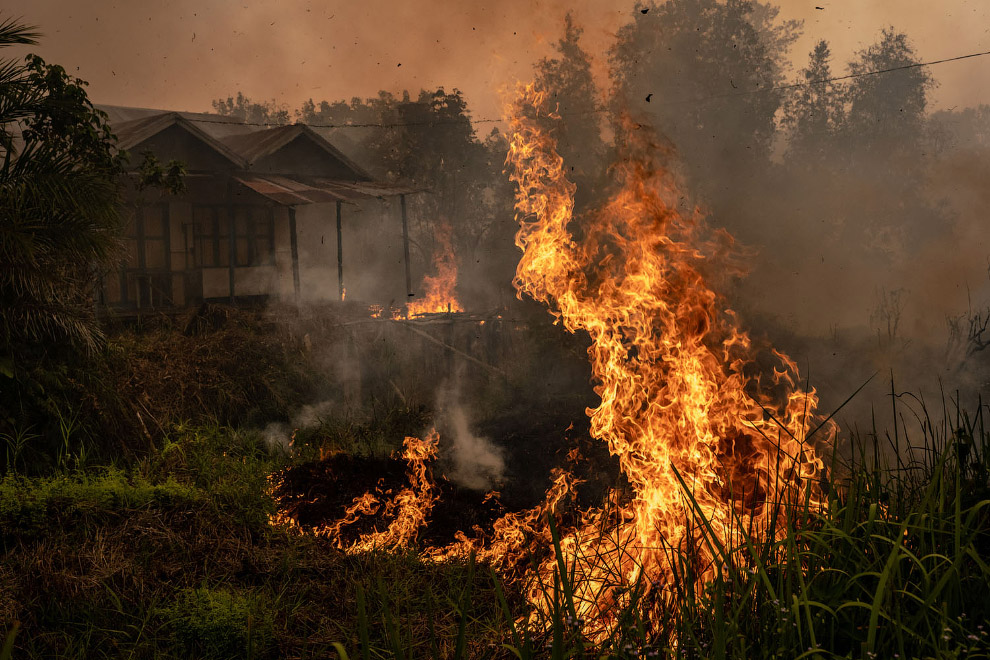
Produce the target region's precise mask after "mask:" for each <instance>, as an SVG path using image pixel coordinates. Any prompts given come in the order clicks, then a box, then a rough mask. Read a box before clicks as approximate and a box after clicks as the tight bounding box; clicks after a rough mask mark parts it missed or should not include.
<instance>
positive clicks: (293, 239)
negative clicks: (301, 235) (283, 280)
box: [289, 206, 299, 304]
mask: <svg viewBox="0 0 990 660" xmlns="http://www.w3.org/2000/svg"><path fill="white" fill-rule="evenodd" d="M289 249H290V250H291V252H292V292H293V294H295V297H296V303H297V304H298V303H299V239H298V237H297V236H296V207H295V206H290V207H289Z"/></svg>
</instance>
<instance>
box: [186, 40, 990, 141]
mask: <svg viewBox="0 0 990 660" xmlns="http://www.w3.org/2000/svg"><path fill="white" fill-rule="evenodd" d="M987 55H990V50H988V51H983V52H979V53H969V54H968V55H957V56H956V57H947V58H944V59H941V60H932V61H930V62H914V63H911V64H904V65H901V66H895V67H890V68H887V69H877V70H875V71H862V72H860V73H850V74H846V75H844V76H835V77H832V78H821V79H818V80H806V81H804V82H794V83H787V84H784V85H776V86H773V87H761V88H757V89H750V90H742V91H736V92H730V93H726V94H715V95H712V96H705V97H701V98H697V99H683V100H677V101H664V102H660V103H657V104H656V105H679V104H685V103H704V102H706V101H713V100H718V99H724V98H732V97H736V96H750V95H752V94H769V93H770V92H776V91H781V90H787V89H796V88H798V87H810V86H812V85H823V84H826V83H833V82H841V81H843V80H853V79H856V78H866V77H868V76H879V75H884V74H887V73H893V72H896V71H904V70H907V69H919V68H921V67H925V66H935V65H936V64H945V63H947V62H958V61H960V60H968V59H973V58H976V57H984V56H987ZM605 112H606V111H605V110H600V109H596V110H589V111H586V112H583V113H577V114H605ZM190 121H194V122H196V123H199V124H235V125H238V126H264V127H268V128H271V127H277V126H285V125H287V124H272V123H265V122H249V121H241V122H232V121H228V120H222V119H190ZM464 121H465V119H464V118H461V119H452V120H449V121H444V120H435V121H418V122H375V123H371V122H369V123H356V124H304V125H305V126H308V127H310V128H402V127H409V126H443V125H447V124H451V125H453V124H463V123H464ZM467 121H468V123H470V124H471V125H474V124H497V123H502V122H505V121H507V120H506V119H505V118H503V117H498V118H494V117H486V118H483V119H467Z"/></svg>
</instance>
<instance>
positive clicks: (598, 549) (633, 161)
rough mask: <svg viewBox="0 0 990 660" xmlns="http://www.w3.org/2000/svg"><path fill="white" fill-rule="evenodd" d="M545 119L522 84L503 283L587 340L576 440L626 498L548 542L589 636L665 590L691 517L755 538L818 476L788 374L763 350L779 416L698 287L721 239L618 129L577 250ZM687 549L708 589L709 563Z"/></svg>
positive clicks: (806, 416)
mask: <svg viewBox="0 0 990 660" xmlns="http://www.w3.org/2000/svg"><path fill="white" fill-rule="evenodd" d="M545 108H546V105H545V98H544V95H543V94H542V93H540V92H539V91H537V90H535V89H534V88H533V87H532V86H530V87H527V88H525V90H523V92H522V93H521V95H520V98H519V99H518V100H517V101H516V102H515V105H514V107H513V112H512V120H511V128H510V135H511V142H510V148H509V155H508V158H507V165H508V169H509V172H510V178H511V179H512V181H513V182H514V183H515V184H516V186H517V195H516V211H517V219H518V220H519V222H520V229H519V232H518V233H517V235H516V245H517V246H518V247H519V248H520V249H522V251H523V255H522V257H521V259H520V262H519V266H518V268H517V270H516V278H515V282H514V283H515V286H516V288H517V290H518V292H519V294H520V295H522V294H526V295H528V296H530V297H532V298H533V299H535V300H538V301H541V302H544V303H546V304H547V305H548V306H549V307H550V310H551V313H552V314H553V315H554V316H555V317H556V318H557V320H558V321H559V322H560V323H562V324H563V326H564V327H565V328H566V329H567V330H568V331H570V332H578V331H584V332H587V333H588V335H589V336H590V338H591V347H590V348H589V350H588V353H589V357H590V359H591V364H592V370H593V375H594V379H595V381H596V387H595V391H596V393H597V394H598V395H599V396H600V397H601V404H600V405H599V406H598V407H597V408H594V409H591V410H589V411H588V414H589V415H590V417H591V432H592V435H593V436H595V437H596V438H598V439H600V440H603V441H604V442H606V443H607V444H608V448H609V451H610V453H611V454H612V455H614V456H616V457H617V458H618V460H619V463H620V466H621V468H622V471H623V473H624V475H625V476H626V478H627V479H628V481H629V483H630V485H631V487H632V495H631V497H630V498H629V499H628V501H626V502H622V501H620V500H619V499H618V498H617V497H616V498H613V499H614V501H615V504H616V506H617V507H618V510H617V511H616V512H613V513H611V514H610V515H608V516H606V515H605V512H604V511H589V512H586V513H585V520H586V523H585V524H584V525H580V526H578V527H577V528H576V529H574V530H572V531H571V532H570V533H568V534H566V535H565V536H564V537H563V538H562V541H561V546H562V549H563V550H564V552H565V554H566V555H567V556H568V557H569V558H570V560H571V561H573V562H574V565H575V568H576V575H577V578H576V589H577V590H578V592H579V593H578V594H577V596H576V600H577V601H578V603H577V604H578V607H579V611H578V615H579V617H581V618H582V619H585V620H587V621H589V622H597V624H599V625H600V626H602V627H604V626H607V625H609V624H610V623H611V622H612V617H613V616H614V614H615V613H616V608H617V606H618V605H619V600H620V598H619V597H618V595H617V594H621V593H624V591H625V590H626V589H628V588H629V587H630V586H632V584H633V583H635V582H637V581H639V582H640V584H644V585H647V587H646V588H647V592H649V591H650V590H651V589H652V590H654V591H657V590H659V591H662V590H663V589H664V588H665V587H668V586H670V584H671V582H672V580H673V571H672V568H671V566H670V555H669V552H668V549H670V548H674V549H678V548H682V547H684V546H685V543H686V542H687V541H688V540H689V538H688V536H689V534H691V533H692V532H691V529H692V524H691V523H692V520H695V519H696V514H698V515H700V516H703V517H704V520H705V521H707V524H708V525H710V528H711V530H712V531H713V532H714V534H715V536H716V537H717V538H718V539H719V541H721V542H722V544H723V545H725V546H726V547H734V546H735V545H736V544H737V543H738V541H739V539H738V538H736V534H737V533H738V532H737V530H739V529H754V528H755V529H766V526H767V525H769V521H770V520H771V517H770V515H771V512H772V510H773V509H774V507H777V506H782V505H786V504H788V503H789V502H791V501H793V498H794V496H796V495H797V494H799V493H801V492H802V489H804V488H809V489H810V490H811V492H810V495H811V496H812V497H814V496H816V495H817V493H816V492H815V490H814V489H815V487H816V484H817V481H816V477H817V475H818V473H819V471H820V469H821V467H822V463H821V460H820V459H819V458H818V456H817V454H816V453H815V452H814V450H813V448H812V447H810V446H809V445H808V444H807V442H806V440H807V438H806V433H807V431H808V430H809V426H811V425H812V422H813V416H814V412H815V407H816V404H817V398H816V396H815V393H814V391H813V390H812V391H809V392H803V391H801V390H800V388H799V387H797V385H796V383H797V369H796V366H795V365H794V363H793V362H792V361H790V360H789V359H787V358H786V357H785V356H783V355H781V354H779V353H775V355H776V356H777V358H778V359H779V360H780V362H781V365H780V368H779V369H775V370H774V375H773V380H774V385H775V386H777V387H783V388H785V389H786V390H787V392H788V393H787V395H786V396H785V399H786V400H785V401H784V403H783V405H782V406H779V405H775V404H774V402H773V401H772V400H771V398H770V397H768V396H765V395H762V394H760V387H759V386H760V382H759V380H758V379H757V378H755V377H753V376H750V375H748V374H747V372H746V370H745V368H746V367H747V366H748V365H749V364H750V363H751V361H752V357H751V353H752V352H753V351H752V348H751V344H750V339H749V337H748V336H747V335H746V334H745V333H744V332H742V331H741V330H739V329H738V328H737V327H736V324H735V319H734V317H733V315H732V314H731V313H729V312H721V313H720V312H719V309H718V306H717V303H718V300H719V299H718V296H717V295H716V294H715V293H714V292H713V290H712V289H711V288H710V287H709V286H708V284H707V283H706V281H705V278H704V277H703V272H704V270H705V268H706V267H707V266H709V265H710V263H711V257H710V256H708V253H710V252H711V251H713V250H714V251H718V250H719V249H720V246H721V245H724V244H725V243H726V239H727V237H726V236H724V235H723V236H721V237H720V236H718V235H716V238H715V240H711V241H707V242H706V241H702V234H703V231H704V229H705V227H704V224H703V215H702V213H701V212H700V211H699V210H697V209H695V210H693V211H692V212H690V213H682V212H681V211H679V210H678V208H677V206H676V204H677V201H678V200H679V199H682V198H683V197H682V195H681V194H680V193H679V190H680V188H679V186H678V182H677V181H676V179H675V177H674V176H673V175H672V174H671V173H670V172H668V171H667V170H666V169H664V168H663V167H662V166H660V165H658V164H657V163H656V155H657V149H656V148H655V147H654V146H653V145H651V144H649V143H648V142H647V139H648V138H647V137H645V133H646V131H644V130H638V131H637V130H630V131H628V132H629V134H630V135H633V136H636V135H637V134H638V137H633V138H632V139H633V140H635V143H633V144H628V145H626V151H627V154H626V157H625V158H624V159H622V160H620V162H619V163H618V164H617V165H616V166H615V171H616V175H617V179H618V181H619V183H620V186H619V189H618V190H617V192H615V193H614V194H612V195H611V197H610V198H609V199H608V201H607V202H606V203H605V205H604V206H603V207H602V208H601V209H600V210H598V211H597V212H596V213H594V214H593V215H591V216H590V217H588V218H584V219H582V227H581V235H580V238H577V237H576V236H575V234H573V233H572V232H571V230H570V228H569V227H570V224H571V223H572V221H573V219H574V218H573V209H574V185H573V184H571V183H570V182H569V181H568V180H567V178H566V176H565V174H564V167H563V162H562V159H561V158H560V157H559V156H558V155H557V153H556V150H555V143H554V141H553V139H552V138H551V137H550V136H549V135H547V134H546V133H545V132H544V131H543V130H542V129H541V127H540V125H539V123H538V122H537V121H536V120H535V119H534V118H533V116H534V115H538V114H539V113H545V112H546V110H545ZM630 128H632V127H631V126H630ZM637 128H640V127H637ZM781 408H782V410H781ZM688 493H690V495H691V498H693V502H692V501H691V500H690V499H689V497H688V495H687V494H688ZM606 518H607V520H606ZM695 528H696V527H695ZM694 547H695V548H696V549H697V551H698V552H700V553H701V554H702V556H701V557H700V558H699V559H700V560H701V566H702V576H703V578H706V577H711V576H712V575H713V574H714V571H715V567H714V566H713V565H712V562H713V560H714V557H713V556H712V555H711V551H710V550H709V549H708V547H707V546H706V545H704V544H701V543H699V544H696V545H695V546H694ZM556 568H557V566H556V564H555V561H554V560H553V559H550V560H548V561H547V562H546V563H545V564H544V565H543V566H542V567H541V568H540V579H541V580H542V581H543V582H544V584H548V583H549V581H550V580H551V579H552V575H553V571H554V570H555V569H556ZM647 595H649V593H647ZM654 597H660V594H654ZM534 605H539V603H538V602H534Z"/></svg>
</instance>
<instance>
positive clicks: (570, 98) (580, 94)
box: [536, 12, 605, 208]
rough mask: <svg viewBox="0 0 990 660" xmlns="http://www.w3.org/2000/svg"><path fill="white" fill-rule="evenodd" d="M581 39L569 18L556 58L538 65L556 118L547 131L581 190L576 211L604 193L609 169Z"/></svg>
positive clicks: (595, 93) (538, 75)
mask: <svg viewBox="0 0 990 660" xmlns="http://www.w3.org/2000/svg"><path fill="white" fill-rule="evenodd" d="M581 33H582V30H581V28H580V27H578V26H577V25H575V23H574V19H573V17H572V16H571V14H570V13H569V12H568V14H567V15H566V16H565V17H564V36H563V37H561V39H560V41H558V42H557V43H556V45H555V46H554V49H555V50H556V51H557V56H556V57H553V58H543V59H542V60H540V61H539V62H538V63H537V65H536V83H537V85H538V86H539V87H540V88H541V89H544V90H546V92H547V94H549V97H550V100H551V107H555V114H556V115H557V119H554V120H551V119H549V118H548V119H547V120H546V122H547V123H549V124H550V125H548V126H547V128H548V129H549V131H550V132H551V134H552V135H553V136H554V137H555V138H556V140H557V152H558V153H559V154H560V155H561V157H563V159H564V165H565V167H566V168H567V171H568V178H569V179H570V180H571V181H572V182H573V183H575V184H577V192H576V203H577V205H578V208H580V207H581V206H583V204H584V203H585V202H587V201H590V199H591V198H592V197H593V195H594V192H595V191H596V190H600V188H601V186H600V185H598V184H600V182H601V181H602V179H603V175H604V169H605V163H604V158H605V144H604V142H603V141H602V133H601V128H600V122H601V115H600V111H601V109H602V108H601V104H600V103H599V102H598V89H597V87H596V85H595V81H594V78H593V77H592V75H591V58H590V57H589V56H588V53H587V52H585V51H584V49H582V48H581V44H580V38H581Z"/></svg>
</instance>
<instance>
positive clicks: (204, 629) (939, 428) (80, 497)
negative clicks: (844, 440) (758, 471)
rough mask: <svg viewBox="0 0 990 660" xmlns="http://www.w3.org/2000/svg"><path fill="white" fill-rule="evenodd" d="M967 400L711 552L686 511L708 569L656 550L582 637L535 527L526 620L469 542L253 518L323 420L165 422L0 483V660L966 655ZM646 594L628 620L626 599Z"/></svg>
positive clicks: (970, 522)
mask: <svg viewBox="0 0 990 660" xmlns="http://www.w3.org/2000/svg"><path fill="white" fill-rule="evenodd" d="M902 405H903V404H902ZM984 410H985V409H984V408H983V407H982V406H981V407H980V408H978V409H977V413H976V415H975V416H972V417H970V416H967V415H965V414H964V413H963V412H962V411H959V410H955V411H942V413H943V414H942V415H941V418H944V419H945V420H946V421H944V422H943V423H940V424H936V423H934V422H933V421H931V420H932V417H931V416H930V415H929V414H928V411H927V410H925V409H924V407H923V406H920V405H916V406H914V412H915V416H914V422H913V423H912V424H911V425H910V428H911V431H912V434H911V436H910V437H908V438H905V437H904V434H905V429H906V428H908V426H909V425H906V424H903V423H902V425H901V426H900V427H899V428H898V429H895V430H893V431H892V435H891V437H890V438H889V440H890V442H889V443H888V442H887V441H888V438H887V437H884V436H881V435H880V434H879V433H878V432H876V431H874V432H873V434H872V436H873V437H864V438H854V440H855V442H854V444H853V450H852V453H851V459H852V460H848V461H845V462H842V461H840V460H839V459H838V457H836V459H835V460H834V461H833V463H832V465H831V466H830V467H829V470H828V471H827V473H826V478H825V479H824V480H823V482H822V488H823V492H824V493H825V495H826V497H825V498H824V501H823V502H822V503H821V505H820V506H815V505H812V504H810V503H809V502H807V501H804V502H790V503H784V504H787V505H788V506H787V507H783V509H782V510H789V511H792V512H795V511H796V512H797V515H792V516H791V517H790V518H789V520H791V521H794V522H787V523H786V524H785V525H784V530H785V531H784V533H783V534H782V535H779V536H776V537H774V536H771V535H768V534H766V533H765V532H761V531H760V530H753V529H749V530H741V531H742V534H741V536H740V539H741V542H740V543H739V544H738V545H737V546H736V547H722V546H720V545H719V543H718V542H717V540H716V539H715V538H714V537H713V536H712V535H711V534H709V533H708V528H707V526H706V521H705V520H703V519H702V518H701V517H700V515H698V516H695V518H694V519H693V520H692V521H690V522H691V524H692V525H693V528H694V530H695V532H696V534H694V535H693V538H695V539H696V541H697V542H698V543H708V544H710V547H711V550H712V552H713V554H714V556H715V557H716V562H715V565H714V569H715V571H714V572H715V579H714V580H713V581H712V582H711V583H710V584H707V585H703V587H702V588H700V589H691V588H687V586H686V585H690V584H692V582H693V579H694V578H693V576H694V575H697V574H698V571H700V570H702V569H704V568H706V567H703V566H697V565H696V564H695V563H693V561H692V560H691V559H689V558H690V557H693V556H697V553H693V552H692V549H691V548H680V549H676V551H674V555H673V556H674V565H675V567H676V568H677V571H678V581H677V584H679V585H681V587H682V588H676V586H675V588H674V589H673V590H670V591H668V592H666V596H667V597H666V598H665V599H662V602H659V603H658V602H657V601H656V600H651V601H650V602H646V601H645V600H643V598H644V595H643V594H644V593H645V590H644V589H643V586H644V585H634V586H633V588H632V589H631V590H630V591H629V593H628V597H627V598H626V602H627V605H626V607H625V608H624V609H623V611H622V612H621V614H620V616H619V617H618V619H617V621H616V624H615V625H614V626H613V627H612V628H611V629H610V630H609V631H608V634H607V635H606V636H605V638H604V641H600V642H599V643H595V644H592V643H591V642H590V640H589V639H588V638H587V637H586V635H585V634H584V626H583V623H584V622H581V621H578V620H577V619H576V617H575V616H574V614H573V613H574V612H575V608H574V602H573V598H574V593H575V591H576V589H575V585H574V584H573V583H572V577H571V575H572V573H571V569H570V566H571V562H572V561H573V558H571V557H567V556H564V554H563V553H561V552H560V545H559V543H558V544H555V548H554V549H553V550H554V551H556V552H557V553H558V565H559V566H560V567H561V570H559V571H558V574H557V576H556V580H555V582H554V583H553V584H550V585H547V588H546V590H545V594H544V597H545V598H546V607H544V608H543V610H545V611H547V612H549V613H550V614H549V615H548V616H546V617H545V618H544V619H543V620H542V621H540V620H537V621H535V624H534V625H523V624H522V621H524V620H525V618H526V617H527V616H528V614H529V611H528V609H527V606H526V604H525V603H524V602H523V600H522V599H521V597H520V594H519V593H518V591H517V589H516V587H515V585H513V584H504V583H503V582H502V581H501V580H500V578H499V576H497V575H496V574H495V573H494V572H492V571H491V570H490V569H489V568H488V567H486V566H483V565H479V564H476V563H475V562H474V561H472V560H471V558H465V559H464V560H463V561H459V562H452V563H446V564H436V563H430V562H424V561H423V560H421V559H420V558H419V556H418V555H417V554H416V553H415V551H410V552H400V553H369V554H365V555H358V556H346V555H342V554H341V553H340V552H339V551H337V550H336V549H334V548H333V547H332V543H331V542H330V541H328V540H325V539H319V538H314V537H311V536H305V535H300V534H298V533H296V532H292V531H290V530H286V529H282V528H279V527H273V526H272V525H271V523H270V522H269V516H270V514H272V513H273V512H274V511H275V507H274V503H273V502H272V500H271V498H270V497H269V495H268V494H267V477H268V475H269V474H271V473H272V472H274V471H277V470H281V469H284V468H285V467H287V466H290V465H292V464H294V463H298V462H302V461H308V460H312V459H313V458H314V457H317V456H319V455H320V452H321V450H322V449H324V447H323V443H330V444H332V445H335V449H336V450H339V449H340V448H341V447H340V445H342V444H343V443H344V442H346V441H347V438H345V437H344V436H345V435H346V434H347V433H348V427H347V425H346V423H342V425H338V426H336V427H332V426H331V425H326V424H325V425H323V426H324V428H323V430H322V431H319V432H314V433H312V434H310V435H308V436H307V435H306V434H301V435H300V436H299V437H297V438H296V443H295V444H294V446H293V447H292V450H291V451H286V450H284V449H283V448H282V447H281V446H278V445H271V444H269V443H267V442H266V441H265V439H264V437H263V435H262V434H261V433H260V432H248V431H240V430H236V429H233V428H230V427H226V426H223V425H221V424H212V425H204V424H202V423H198V424H188V423H187V424H178V425H174V426H173V427H171V428H170V429H168V432H167V433H166V434H165V435H164V437H162V438H161V439H160V440H159V441H157V442H156V443H155V447H154V450H153V451H151V452H150V453H148V454H146V455H145V456H143V457H141V458H140V459H136V460H133V461H129V462H123V461H121V462H118V464H116V465H113V464H108V465H103V466H98V465H95V464H92V463H84V464H80V463H79V462H78V461H69V462H67V463H66V464H65V465H64V467H63V468H61V469H59V470H56V471H55V472H53V473H50V474H47V475H43V476H27V475H24V474H18V473H16V472H15V471H13V470H9V471H8V473H7V474H6V475H4V476H3V477H2V479H0V551H2V553H3V554H2V558H0V658H4V659H5V658H7V657H17V658H21V657H24V658H36V657H37V658H41V657H78V658H93V657H96V658H99V657H107V658H111V657H112V658H116V657H134V658H142V657H148V658H151V657H163V658H179V657H196V658H203V657H209V658H248V657H250V658H276V657H277V658H303V657H341V658H344V657H348V658H362V659H368V660H371V659H372V658H404V659H410V660H411V659H412V658H522V659H526V658H569V657H574V658H577V657H581V658H629V659H633V658H648V657H665V658H816V659H825V658H857V659H862V660H871V659H873V658H898V659H900V658H905V659H906V658H946V659H949V658H990V624H988V618H990V598H987V594H990V564H988V559H987V558H988V557H990V490H988V488H990V485H988V483H987V467H988V464H990V463H988V453H987V450H988V449H990V436H988V433H987V430H986V429H985V426H984V418H983V413H984ZM909 417H910V415H909ZM902 418H903V416H902ZM413 422H416V423H419V420H418V417H417V415H415V414H412V413H408V419H405V418H404V417H402V415H399V417H396V418H395V419H393V420H392V421H389V422H387V423H386V422H382V424H381V428H378V427H374V428H372V427H366V428H364V430H363V431H361V432H366V433H372V432H375V433H381V434H383V435H387V434H388V433H399V432H400V431H402V432H409V430H408V429H400V427H402V426H403V425H404V424H406V423H410V424H411V423H413ZM393 427H394V428H393ZM355 428H357V427H355ZM909 442H910V443H912V444H913V446H914V449H912V450H908V449H907V447H908V443H909ZM885 444H889V445H890V446H893V447H898V448H899V449H900V451H898V452H896V453H895V452H893V451H889V450H888V451H884V450H883V447H884V445H885ZM683 495H684V497H685V498H686V499H685V501H686V503H687V504H688V506H689V507H691V506H692V502H691V499H690V494H689V493H688V492H686V491H685V492H684V494H683ZM788 507H789V508H788ZM796 521H800V524H798V522H796ZM657 607H659V608H660V610H661V612H662V616H661V617H659V618H658V619H655V620H654V621H653V622H652V623H651V622H650V621H648V620H647V619H646V618H645V617H644V616H643V614H642V613H643V612H644V611H646V609H648V608H657Z"/></svg>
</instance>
